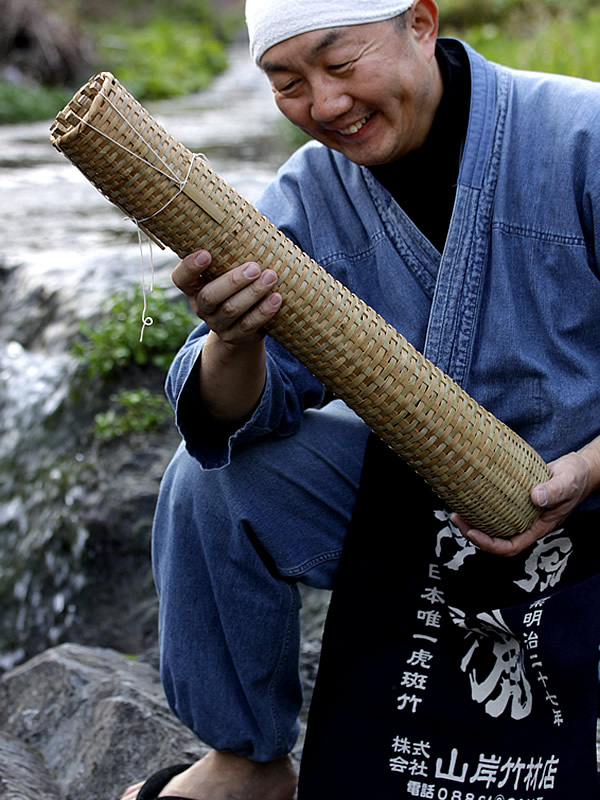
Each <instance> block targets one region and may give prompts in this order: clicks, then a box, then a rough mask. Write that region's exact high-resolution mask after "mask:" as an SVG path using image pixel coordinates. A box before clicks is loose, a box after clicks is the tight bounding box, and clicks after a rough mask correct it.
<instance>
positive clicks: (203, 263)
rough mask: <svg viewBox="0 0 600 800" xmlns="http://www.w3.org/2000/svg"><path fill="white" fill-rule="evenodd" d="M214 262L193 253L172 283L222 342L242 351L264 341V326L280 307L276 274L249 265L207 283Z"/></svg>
mask: <svg viewBox="0 0 600 800" xmlns="http://www.w3.org/2000/svg"><path fill="white" fill-rule="evenodd" d="M211 261H212V258H211V255H210V253H208V252H207V251H206V250H200V251H198V252H197V253H192V254H191V255H189V256H187V257H186V258H184V259H183V261H182V262H181V263H180V264H179V265H178V266H177V267H176V268H175V270H174V271H173V283H174V284H175V286H177V288H178V289H180V290H181V291H182V292H183V293H184V294H185V295H186V296H187V298H188V300H189V301H190V304H191V306H192V308H193V310H194V312H195V313H196V314H197V315H198V316H199V317H200V318H201V319H203V320H204V322H205V323H206V324H207V325H208V327H209V328H210V329H211V331H213V332H214V333H215V334H216V335H217V336H218V337H219V338H220V339H221V341H222V342H224V343H227V344H229V345H234V346H242V347H243V346H245V345H252V344H255V343H256V342H257V341H260V340H261V339H262V338H263V337H264V332H263V326H264V325H265V323H266V322H268V321H269V320H270V319H271V317H272V316H274V314H276V313H277V311H279V309H280V307H281V295H280V294H279V293H277V292H273V288H274V286H275V284H276V282H277V274H276V273H275V272H274V271H273V270H272V269H265V270H261V268H260V267H259V266H258V264H256V263H254V262H253V261H250V262H248V263H246V264H241V265H240V266H239V267H234V269H232V270H230V271H229V272H226V273H225V274H224V275H220V276H219V277H218V278H215V279H214V280H211V281H208V280H206V279H205V278H204V272H205V271H206V269H207V268H208V267H209V266H210V264H211Z"/></svg>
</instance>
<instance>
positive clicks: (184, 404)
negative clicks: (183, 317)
mask: <svg viewBox="0 0 600 800" xmlns="http://www.w3.org/2000/svg"><path fill="white" fill-rule="evenodd" d="M207 334H208V328H207V327H206V326H205V325H204V324H202V325H200V326H198V328H196V330H195V331H194V332H193V333H192V334H191V335H190V337H189V338H188V340H187V342H186V344H185V345H184V346H183V347H182V349H181V350H180V351H179V353H178V354H177V355H176V357H175V360H174V361H173V364H172V366H171V368H170V370H169V374H168V376H167V384H166V391H167V396H168V398H169V400H170V402H171V404H172V406H173V407H174V409H175V416H176V423H177V427H178V429H179V432H180V433H181V435H182V437H183V439H184V441H185V445H186V448H187V450H188V452H189V453H190V455H192V456H193V457H194V458H196V459H197V460H198V461H199V462H200V464H201V465H202V467H204V469H218V468H220V467H224V466H226V465H227V464H228V463H229V461H230V458H231V453H232V450H233V449H234V448H235V447H236V446H239V445H241V444H245V443H247V442H251V441H253V440H255V439H257V438H259V437H261V436H265V435H267V434H276V435H278V436H290V435H292V434H293V433H295V432H296V431H297V429H298V427H299V425H300V420H301V417H302V413H303V412H304V410H305V409H306V408H309V407H311V406H313V407H314V406H317V405H319V404H320V403H321V402H322V400H323V396H324V389H323V384H322V383H321V382H320V381H319V380H317V379H316V378H315V377H314V376H312V375H311V374H310V372H309V371H308V370H307V369H306V368H305V367H303V366H302V365H301V364H300V362H299V361H298V360H297V359H295V358H294V357H293V356H291V355H290V354H289V353H288V352H287V351H286V350H285V349H284V348H283V347H281V345H279V344H277V342H275V341H274V340H273V339H271V338H270V337H267V380H266V384H265V388H264V391H263V394H262V397H261V400H260V402H259V404H258V406H257V407H256V409H255V410H254V413H253V414H252V416H251V417H250V418H249V419H248V420H247V421H246V422H245V423H244V424H243V425H242V426H241V427H239V428H238V429H237V430H233V431H232V430H229V429H225V428H219V426H216V425H215V422H214V420H212V419H211V418H210V417H209V415H208V414H206V413H205V412H204V411H203V408H202V405H201V403H200V398H199V393H198V369H199V365H200V358H201V352H202V346H203V344H204V342H205V340H206V336H207Z"/></svg>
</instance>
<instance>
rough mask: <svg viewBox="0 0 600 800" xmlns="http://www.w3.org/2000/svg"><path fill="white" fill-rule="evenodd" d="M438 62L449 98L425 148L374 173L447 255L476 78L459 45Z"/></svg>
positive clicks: (447, 45) (439, 50) (440, 54)
mask: <svg viewBox="0 0 600 800" xmlns="http://www.w3.org/2000/svg"><path fill="white" fill-rule="evenodd" d="M435 57H436V59H437V61H438V64H439V66H440V72H441V75H442V82H443V85H444V92H443V94H442V99H441V101H440V105H439V107H438V110H437V112H436V114H435V117H434V119H433V124H432V127H431V131H430V132H429V136H428V137H427V139H426V141H425V144H424V145H423V146H422V147H421V148H419V149H418V150H415V151H414V152H412V153H408V154H407V155H406V156H404V157H403V158H400V159H398V160H397V161H393V162H391V163H390V164H381V165H378V166H375V167H369V169H370V170H371V172H372V173H373V175H374V176H375V177H376V178H377V180H378V181H379V182H380V183H381V184H383V186H385V188H386V189H387V190H388V191H389V192H390V193H391V194H392V196H393V197H394V199H395V200H396V202H397V203H398V205H399V206H400V207H401V208H402V209H403V211H404V212H405V213H406V214H407V215H408V216H409V217H410V218H411V220H412V221H413V222H414V223H415V225H416V226H417V227H418V228H419V230H420V231H421V232H422V233H423V234H424V235H425V236H426V237H427V238H428V239H429V241H430V242H431V243H432V244H433V245H434V246H435V247H436V248H437V249H438V250H439V252H440V253H441V252H442V250H443V249H444V244H445V243H446V236H447V235H448V228H449V226H450V217H451V216H452V209H453V207H454V200H455V197H456V183H457V180H458V171H459V167H460V159H461V156H462V151H463V147H464V142H465V138H466V135H467V126H468V124H469V107H470V102H471V72H470V67H469V59H468V56H467V54H466V53H465V50H464V48H463V47H462V46H461V45H460V44H459V43H458V42H454V41H450V40H440V41H438V43H437V45H436V51H435Z"/></svg>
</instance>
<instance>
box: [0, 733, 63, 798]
mask: <svg viewBox="0 0 600 800" xmlns="http://www.w3.org/2000/svg"><path fill="white" fill-rule="evenodd" d="M34 797H35V798H36V800H62V798H63V794H62V792H61V791H60V789H59V788H58V785H57V784H56V782H55V780H54V776H53V775H52V773H51V772H50V770H49V769H48V767H47V766H46V763H45V762H44V759H43V758H42V756H41V755H40V754H39V753H38V752H36V750H34V748H32V747H30V746H29V745H27V744H25V743H24V742H22V741H20V740H19V739H17V738H15V737H14V736H11V735H10V734H8V733H0V798H2V800H32V798H34Z"/></svg>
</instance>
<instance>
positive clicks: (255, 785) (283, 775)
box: [121, 750, 298, 800]
mask: <svg viewBox="0 0 600 800" xmlns="http://www.w3.org/2000/svg"><path fill="white" fill-rule="evenodd" d="M297 780H298V779H297V776H296V771H295V769H294V766H293V764H292V760H291V758H290V757H289V756H284V757H283V758H278V759H277V760H276V761H268V762H266V763H259V762H257V761H250V760H249V759H247V758H241V757H240V756H236V755H234V754H233V753H218V752H216V751H214V750H213V751H211V752H210V753H208V755H206V756H205V757H204V758H202V759H200V761H197V762H196V763H195V764H192V766H191V767H190V768H189V769H186V770H185V771H184V772H181V773H180V774H179V775H176V776H175V777H174V778H172V780H170V781H169V782H168V783H167V784H166V786H165V787H164V789H163V790H162V791H161V793H160V794H159V797H169V796H177V797H186V798H189V799H190V800H292V798H293V797H294V792H295V791H296V783H297ZM142 785H143V784H141V783H138V784H136V785H135V786H130V787H129V788H128V789H127V791H126V792H125V794H124V795H123V796H122V798H121V800H136V798H137V794H138V792H139V790H140V788H141V787H142Z"/></svg>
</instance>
